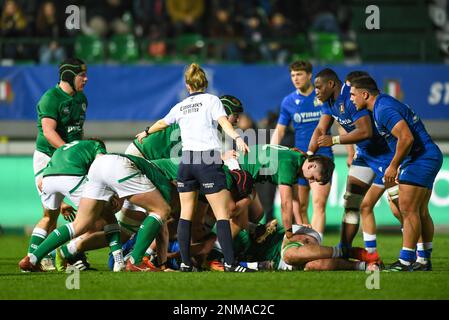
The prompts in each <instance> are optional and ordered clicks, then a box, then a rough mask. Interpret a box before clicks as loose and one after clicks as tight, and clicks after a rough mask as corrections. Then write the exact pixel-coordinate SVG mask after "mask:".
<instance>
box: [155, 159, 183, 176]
mask: <svg viewBox="0 0 449 320" xmlns="http://www.w3.org/2000/svg"><path fill="white" fill-rule="evenodd" d="M179 161H180V159H179V158H173V159H157V160H152V161H151V162H152V163H154V164H155V165H156V167H158V168H159V169H160V170H161V171H162V173H163V174H164V176H165V177H166V178H167V179H168V180H170V181H175V180H176V177H177V176H178V168H179Z"/></svg>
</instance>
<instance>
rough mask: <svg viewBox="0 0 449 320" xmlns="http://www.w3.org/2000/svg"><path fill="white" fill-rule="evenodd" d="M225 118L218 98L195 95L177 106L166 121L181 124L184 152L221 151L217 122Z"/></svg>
mask: <svg viewBox="0 0 449 320" xmlns="http://www.w3.org/2000/svg"><path fill="white" fill-rule="evenodd" d="M223 116H225V117H226V112H225V110H224V107H223V104H222V103H221V101H220V99H219V98H218V97H217V96H214V95H212V94H209V93H194V94H192V95H190V96H189V97H188V98H186V99H184V100H183V101H181V102H179V103H178V104H176V105H175V106H174V107H173V108H172V109H171V110H170V112H169V113H168V114H167V115H166V116H165V118H164V121H165V122H166V123H167V124H168V125H171V124H173V123H178V124H179V127H180V128H181V139H182V150H183V151H207V150H221V142H220V139H219V136H218V135H219V133H218V130H217V126H218V122H217V120H218V119H219V118H221V117H223Z"/></svg>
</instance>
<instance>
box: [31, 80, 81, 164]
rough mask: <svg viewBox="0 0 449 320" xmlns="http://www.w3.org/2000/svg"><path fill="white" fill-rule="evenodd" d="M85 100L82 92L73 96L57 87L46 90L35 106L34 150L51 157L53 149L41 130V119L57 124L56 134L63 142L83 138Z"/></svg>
mask: <svg viewBox="0 0 449 320" xmlns="http://www.w3.org/2000/svg"><path fill="white" fill-rule="evenodd" d="M86 109H87V98H86V96H85V95H84V93H83V92H76V93H75V95H74V96H71V95H69V94H67V93H65V92H64V91H63V90H62V89H61V88H60V87H59V85H56V87H54V88H51V89H49V90H47V92H45V93H44V95H43V96H42V97H41V99H40V100H39V102H38V104H37V115H38V123H37V127H38V134H37V138H36V150H38V151H40V152H43V153H45V154H47V155H48V156H50V157H51V156H52V155H53V152H55V150H56V149H55V148H54V147H53V146H52V145H51V144H50V143H49V142H48V141H47V139H46V138H45V136H44V132H43V130H42V119H43V118H51V119H54V120H55V121H56V123H57V125H56V132H57V133H58V134H59V136H60V137H61V138H62V140H64V142H66V143H68V142H72V141H75V140H81V139H82V138H83V125H84V120H85V118H86Z"/></svg>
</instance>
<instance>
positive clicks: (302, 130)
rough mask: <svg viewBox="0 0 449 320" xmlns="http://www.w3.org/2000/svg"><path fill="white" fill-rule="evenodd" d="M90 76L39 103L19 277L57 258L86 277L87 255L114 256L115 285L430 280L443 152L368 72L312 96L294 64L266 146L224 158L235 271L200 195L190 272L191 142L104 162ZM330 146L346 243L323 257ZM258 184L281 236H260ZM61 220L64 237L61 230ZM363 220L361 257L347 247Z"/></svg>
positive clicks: (145, 146) (168, 135) (157, 145)
mask: <svg viewBox="0 0 449 320" xmlns="http://www.w3.org/2000/svg"><path fill="white" fill-rule="evenodd" d="M86 72H87V71H86V66H85V64H84V62H82V61H81V60H79V59H68V60H67V61H64V62H63V63H62V64H61V66H60V69H59V73H60V82H59V83H58V85H57V86H56V87H55V88H52V89H50V90H48V91H47V92H46V93H45V94H44V96H43V97H42V98H41V100H40V101H39V103H38V115H39V123H38V127H39V134H38V138H37V143H36V151H35V154H34V157H33V161H34V172H35V177H36V186H37V188H38V191H39V193H40V195H41V201H42V205H43V210H44V214H43V218H42V219H41V220H40V221H39V223H38V224H37V225H36V227H35V228H34V230H33V233H32V236H31V239H30V245H29V249H28V254H27V255H26V256H25V257H24V258H23V259H22V260H21V261H20V263H19V267H20V269H21V270H22V271H42V270H51V268H52V266H51V265H52V259H51V258H49V257H50V256H51V254H52V253H54V255H55V258H54V259H53V260H54V264H55V265H56V268H57V269H58V270H63V269H64V268H65V267H66V266H67V265H68V264H72V265H74V266H75V267H78V268H80V269H88V268H89V263H88V262H87V259H86V256H85V255H84V252H86V251H89V250H94V249H99V248H104V247H108V246H109V248H110V252H111V254H110V261H109V266H110V268H111V269H112V270H113V271H115V272H118V271H123V270H126V271H138V272H141V271H144V272H145V271H171V270H181V271H196V270H214V271H233V272H252V271H256V270H298V269H300V270H367V269H369V270H379V269H384V268H385V269H386V270H388V271H418V270H422V271H429V270H431V269H432V265H431V252H432V239H433V222H432V219H431V217H430V214H429V211H428V208H427V207H428V202H429V199H430V195H431V192H432V186H433V181H434V179H435V177H436V174H437V173H438V171H439V169H440V168H441V165H442V155H441V152H440V150H439V149H438V147H437V146H436V145H435V144H434V143H433V141H432V139H431V138H430V136H429V135H428V134H427V132H426V130H425V128H424V126H423V124H422V122H421V120H420V119H419V117H418V116H417V115H416V114H415V113H414V112H413V110H412V109H410V108H409V107H408V106H406V105H404V104H403V103H401V102H399V101H397V100H395V99H394V98H392V97H390V96H388V95H386V94H381V93H380V92H379V90H378V88H377V85H376V82H375V81H374V80H373V79H372V78H371V77H370V76H369V74H367V73H366V72H363V71H355V72H351V73H350V74H349V75H348V76H347V78H346V81H345V83H342V81H340V79H339V78H338V76H337V75H336V73H335V72H334V71H333V70H331V69H323V70H321V71H320V72H318V73H317V75H316V76H315V80H314V84H312V66H311V65H310V63H308V62H306V61H297V62H294V63H292V64H291V65H290V75H291V78H292V82H293V85H294V86H295V91H294V92H293V93H291V94H290V95H288V96H287V97H286V98H285V99H284V100H283V102H282V105H281V111H280V117H279V121H278V126H277V127H276V130H275V133H274V134H273V137H272V140H271V144H265V145H257V144H256V145H250V146H249V152H247V153H244V154H243V153H240V154H239V153H238V152H236V151H234V150H232V148H230V150H227V151H223V152H222V153H221V160H222V161H223V163H224V165H223V171H224V174H225V178H226V189H227V190H229V192H230V194H231V198H230V199H229V201H228V202H229V203H228V204H227V208H228V210H227V211H228V212H227V215H228V216H227V218H228V219H229V224H230V229H231V236H232V239H233V247H234V254H235V257H234V259H235V261H236V264H233V267H232V268H230V267H229V268H227V267H225V266H224V264H223V251H222V248H221V245H220V241H218V240H217V229H216V222H217V219H216V218H215V217H214V212H213V209H214V208H211V205H210V204H209V203H208V201H207V200H206V195H205V194H201V192H200V194H199V196H198V199H197V200H196V202H195V215H194V217H193V220H192V221H191V230H192V231H191V241H190V248H189V251H190V255H191V264H189V268H183V267H182V266H181V267H180V250H179V243H178V241H177V236H178V234H177V224H178V223H179V221H180V200H179V195H178V191H179V190H182V187H183V186H182V185H181V184H180V183H179V182H178V183H177V181H176V180H177V177H178V169H179V164H180V161H181V157H182V153H181V149H182V147H181V146H182V138H181V133H180V128H179V126H178V125H177V124H172V125H169V126H168V127H166V128H165V129H164V130H160V131H157V132H155V133H151V134H147V133H148V128H147V129H146V130H145V133H146V134H144V135H137V138H136V139H134V141H132V143H131V144H130V145H129V147H128V148H127V149H126V150H125V151H124V153H123V154H114V153H107V150H106V146H105V144H104V142H103V141H101V140H99V139H86V140H83V124H84V119H85V111H86V107H87V99H86V97H85V96H84V93H83V88H84V85H85V84H86V82H87V74H86ZM220 104H221V105H222V108H224V110H225V112H226V115H227V118H228V120H229V122H231V124H233V125H235V124H236V123H237V121H238V116H239V114H240V113H241V112H243V106H242V103H241V102H240V100H239V99H238V98H236V97H233V96H231V95H225V96H222V97H220ZM334 120H337V122H338V124H339V125H340V129H339V132H340V135H338V136H331V135H330V128H331V126H332V124H333V122H334ZM292 121H293V125H294V129H295V147H296V148H293V149H290V148H287V147H284V146H281V145H279V143H280V141H281V139H282V136H283V135H284V133H285V129H286V127H287V126H288V125H290V123H291V122H292ZM335 144H345V145H348V147H349V148H348V150H349V151H348V154H349V157H348V165H350V168H349V173H348V179H347V190H346V193H345V195H344V199H345V202H344V214H343V222H342V233H341V234H342V236H341V242H340V243H339V244H337V245H336V246H334V247H326V246H322V245H321V242H322V239H323V233H324V226H325V209H324V208H325V204H326V201H327V197H328V195H329V190H330V181H331V178H332V172H333V170H334V163H333V154H332V149H331V147H332V145H335ZM353 145H354V146H355V150H354V149H353V147H352V146H353ZM256 183H270V184H273V185H275V186H277V188H278V189H279V194H280V198H281V217H282V227H281V226H278V221H276V220H273V221H269V222H267V223H266V224H260V223H259V222H260V221H261V220H262V218H263V217H264V210H263V208H262V205H261V202H260V199H259V197H258V195H257V192H256V190H255V188H254V186H255V184H256ZM310 190H311V191H312V199H313V218H312V221H311V224H309V222H308V219H307V206H308V200H306V199H308V194H309V191H310ZM384 190H387V192H388V195H389V199H390V206H391V209H392V212H393V214H394V215H395V216H396V217H397V218H398V219H399V221H400V222H401V224H402V226H403V247H402V249H401V251H400V255H399V259H398V260H397V261H396V262H394V263H392V264H391V265H389V266H387V267H385V266H384V265H383V263H382V262H381V260H380V257H379V254H378V252H377V244H376V225H375V220H374V213H373V208H374V205H375V204H376V202H377V201H378V200H379V198H380V197H381V195H382V194H383V192H384ZM180 192H182V191H180ZM66 202H68V203H69V204H66ZM298 203H299V205H297V204H298ZM60 214H63V216H64V217H65V218H66V219H67V220H68V221H69V223H67V224H66V225H63V226H61V227H59V228H56V221H57V218H58V216H59V215H60ZM360 217H362V228H363V237H364V241H365V249H363V248H356V247H352V241H353V239H354V237H355V236H356V234H357V232H358V229H359V223H360ZM219 221H221V220H219ZM279 224H280V223H279ZM178 230H179V229H178ZM416 251H417V252H416ZM225 255H226V254H225ZM181 265H182V264H181ZM190 265H191V266H192V267H190Z"/></svg>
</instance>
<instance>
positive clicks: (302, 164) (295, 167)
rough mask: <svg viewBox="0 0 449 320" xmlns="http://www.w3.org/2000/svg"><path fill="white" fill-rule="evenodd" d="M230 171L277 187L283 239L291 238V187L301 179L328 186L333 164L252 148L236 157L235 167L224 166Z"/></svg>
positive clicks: (294, 153) (268, 148) (285, 151)
mask: <svg viewBox="0 0 449 320" xmlns="http://www.w3.org/2000/svg"><path fill="white" fill-rule="evenodd" d="M226 164H227V165H228V167H229V168H230V169H242V170H244V171H247V172H249V173H250V175H251V176H252V177H253V180H254V181H255V182H259V183H260V182H262V183H264V182H268V183H272V184H274V185H277V186H279V193H280V197H281V215H282V223H283V225H284V227H285V229H286V236H287V238H290V236H291V235H292V230H291V226H292V217H293V203H292V201H293V187H292V186H293V185H294V184H296V183H297V181H298V178H300V177H302V178H305V179H306V180H308V181H309V182H313V181H316V182H318V183H321V184H326V183H328V182H329V181H330V180H331V178H332V172H333V170H334V167H335V165H334V162H333V161H332V160H331V159H330V158H328V157H325V156H322V155H314V156H311V157H308V156H307V155H306V154H305V153H304V152H302V151H300V150H297V149H296V150H294V149H289V148H287V147H284V146H280V145H272V144H265V145H254V146H251V147H250V152H248V153H247V154H245V155H244V156H241V157H239V159H238V163H237V162H236V161H233V160H230V161H227V163H226Z"/></svg>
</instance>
